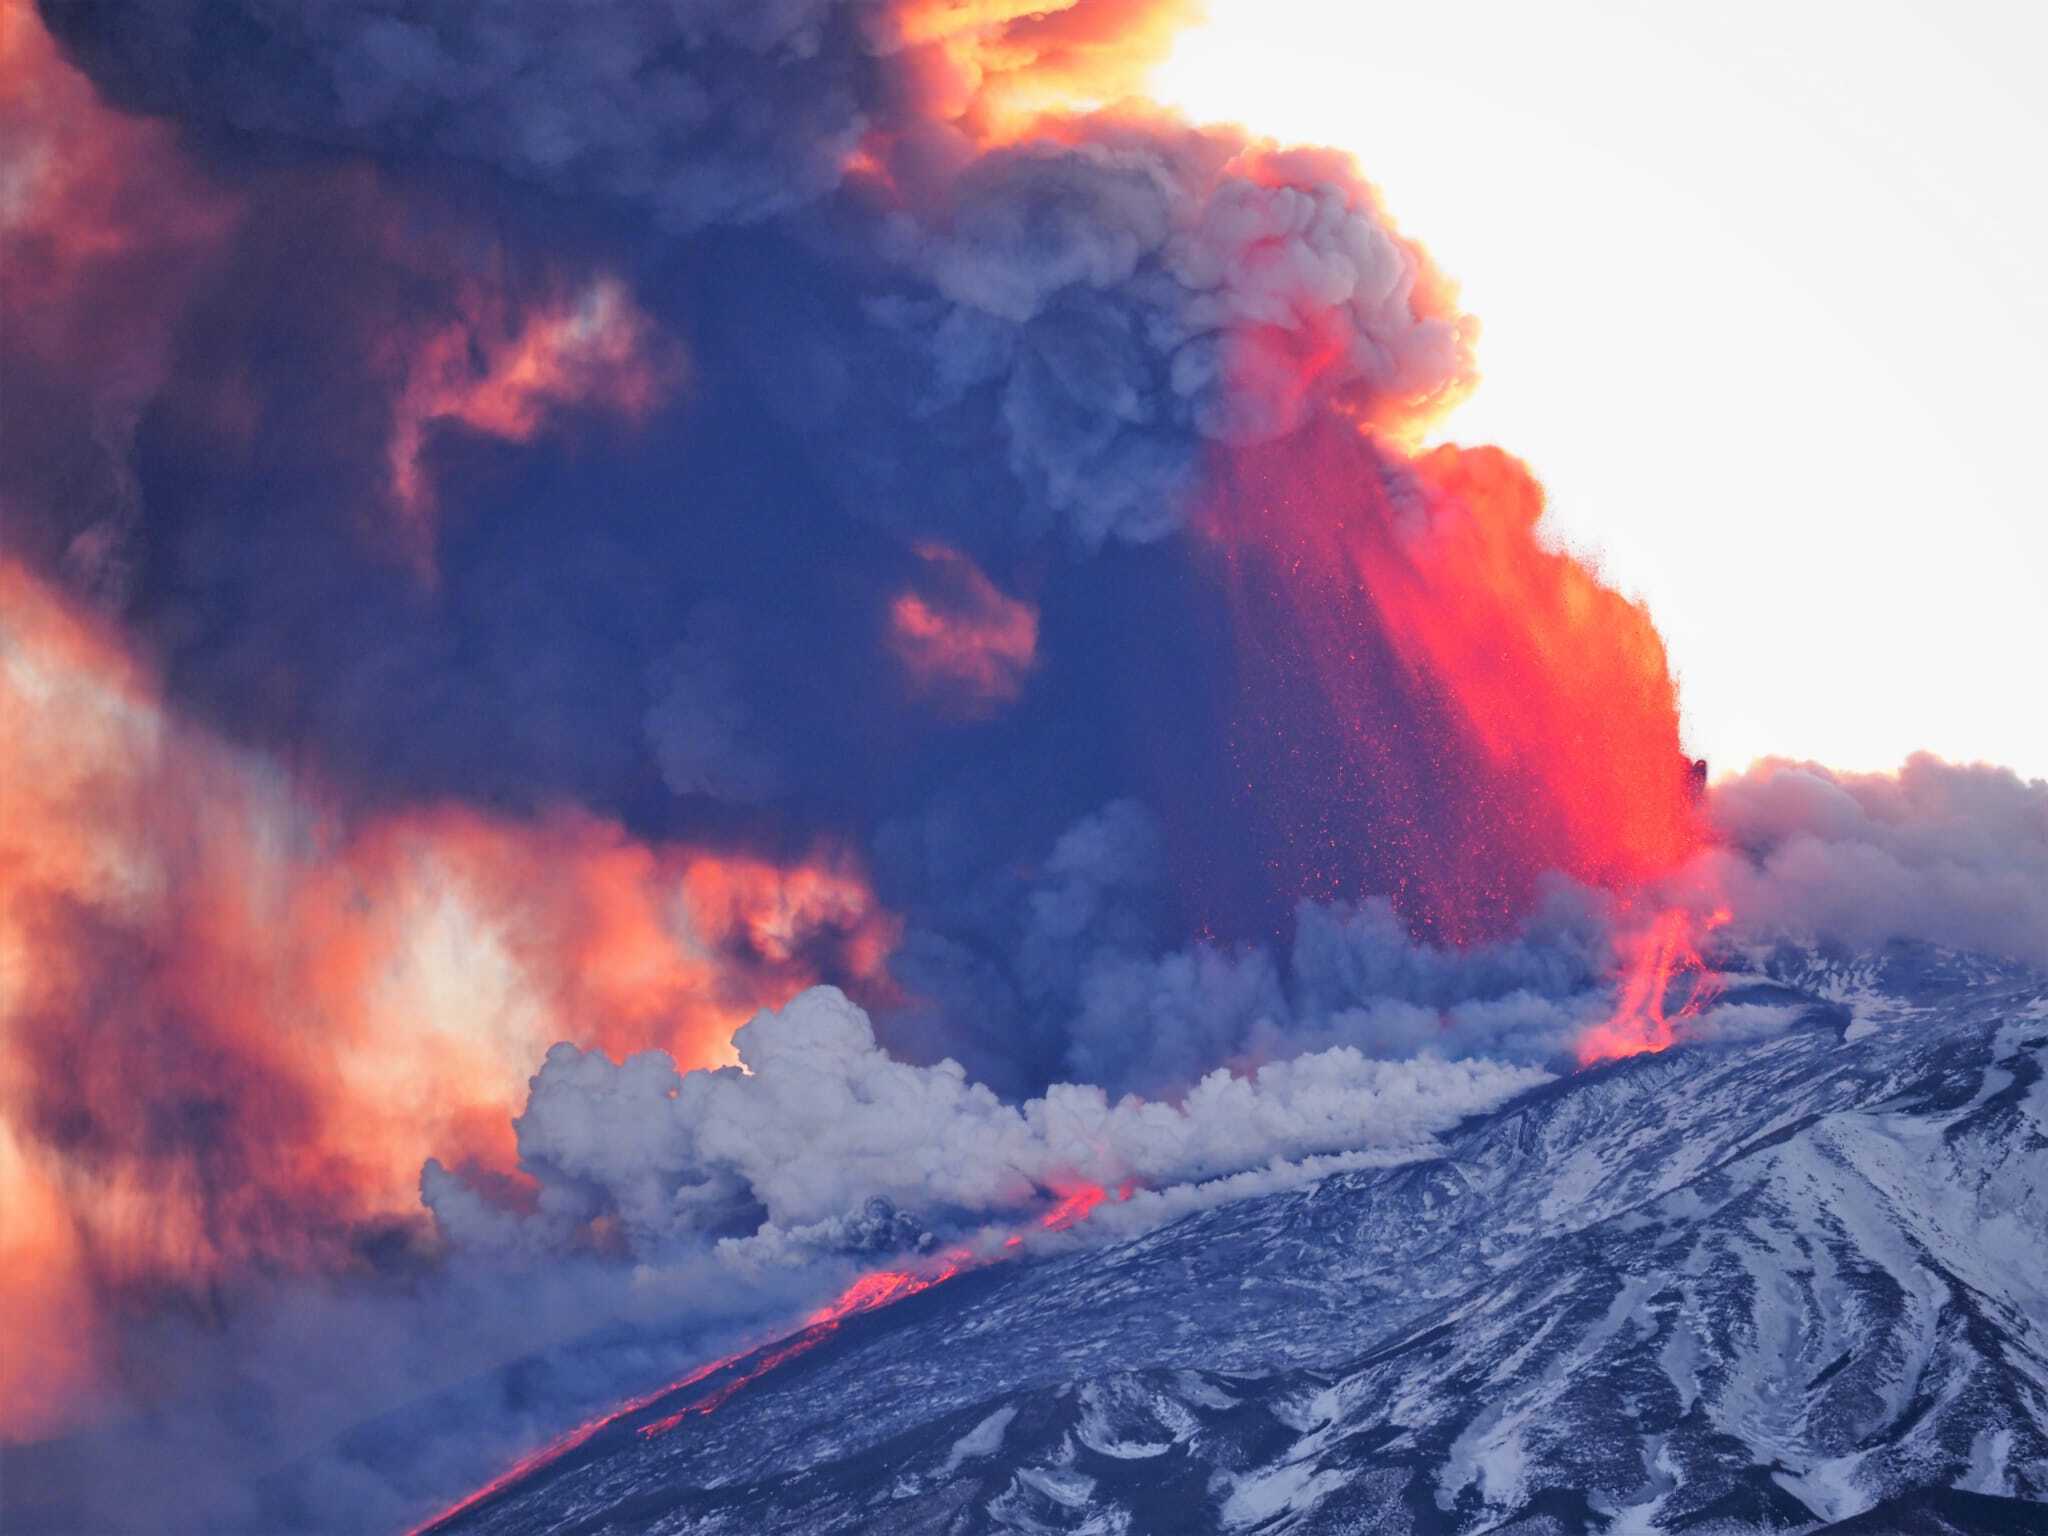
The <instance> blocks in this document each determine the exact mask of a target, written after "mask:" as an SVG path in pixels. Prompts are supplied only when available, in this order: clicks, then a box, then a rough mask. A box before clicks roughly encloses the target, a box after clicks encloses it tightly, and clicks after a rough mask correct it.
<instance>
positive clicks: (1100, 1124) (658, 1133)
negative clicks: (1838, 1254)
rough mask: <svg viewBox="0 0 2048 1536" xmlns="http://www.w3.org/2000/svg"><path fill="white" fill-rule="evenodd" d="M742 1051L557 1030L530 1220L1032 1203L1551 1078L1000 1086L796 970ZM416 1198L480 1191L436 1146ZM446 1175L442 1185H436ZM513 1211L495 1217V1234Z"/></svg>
mask: <svg viewBox="0 0 2048 1536" xmlns="http://www.w3.org/2000/svg"><path fill="white" fill-rule="evenodd" d="M733 1045H734V1048H735V1049H736V1050H737V1051H738V1052H739V1056H740V1063H741V1065H740V1066H739V1067H732V1068H724V1069H720V1070H716V1071H698V1072H688V1073H679V1072H678V1071H677V1068H676V1064H675V1062H674V1060H673V1059H672V1058H670V1057H669V1056H667V1055H666V1054H665V1053H662V1052H647V1053H644V1054H641V1055H637V1056H633V1057H630V1058H628V1059H627V1060H626V1061H625V1062H623V1063H614V1062H613V1061H611V1060H609V1059H608V1058H606V1057H605V1056H604V1055H603V1054H602V1053H599V1052H595V1051H581V1050H578V1049H577V1048H576V1047H574V1046H572V1045H561V1046H557V1047H555V1048H554V1049H553V1050H552V1051H550V1052H549V1053H548V1058H547V1061H546V1063H545V1064H544V1065H543V1066H542V1068H541V1070H540V1073H539V1075H538V1076H536V1077H535V1078H534V1080H533V1093H532V1097H531V1098H530V1099H529V1101H528V1103H527V1107H526V1112H525V1113H524V1114H523V1115H522V1116H521V1117H520V1119H519V1121H518V1131H519V1153H520V1162H521V1166H522V1167H523V1168H525V1169H526V1170H527V1171H528V1172H529V1173H532V1174H533V1175H534V1176H535V1177H536V1178H537V1179H538V1180H539V1181H540V1185H541V1196H540V1209H539V1212H538V1214H537V1216H536V1217H535V1218H533V1220H532V1221H531V1222H530V1223H528V1225H536V1226H541V1227H546V1226H548V1225H551V1224H557V1223H565V1224H567V1225H569V1226H571V1227H572V1228H573V1227H580V1226H582V1225H584V1224H586V1223H588V1222H589V1221H590V1220H591V1219H592V1218H594V1217H597V1216H600V1215H608V1216H612V1217H615V1218H616V1219H617V1220H618V1221H619V1222H620V1224H621V1225H622V1226H623V1228H624V1230H625V1231H626V1233H627V1234H628V1236H629V1240H630V1241H631V1242H632V1244H633V1246H634V1247H635V1248H636V1250H640V1251H648V1250H650V1249H651V1250H654V1251H659V1247H660V1244H661V1243H662V1240H663V1239H665V1238H666V1239H673V1238H675V1237H677V1236H679V1235H683V1234H698V1233H703V1232H717V1231H719V1230H721V1229H728V1228H731V1227H732V1226H733V1225H734V1217H735V1213H739V1214H740V1215H742V1216H743V1217H744V1218H745V1220H744V1222H743V1224H742V1225H741V1228H740V1230H742V1231H752V1230H754V1228H755V1227H756V1226H758V1225H759V1224H760V1223H763V1222H765V1223H767V1224H769V1225H770V1226H773V1227H778V1228H790V1227H800V1226H806V1225H810V1224H815V1223H818V1222H821V1221H824V1220H826V1219H827V1218H831V1217H839V1216H844V1215H846V1214H847V1213H849V1212H854V1211H858V1210H860V1209H861V1208H862V1207H864V1206H866V1205H867V1204H868V1202H870V1201H874V1200H877V1199H879V1200H886V1201H888V1202H890V1203H891V1204H892V1205H894V1206H896V1207H898V1208H903V1207H909V1208H912V1209H915V1210H918V1211H920V1212H929V1213H933V1217H929V1218H928V1219H933V1218H935V1217H936V1216H937V1215H939V1214H942V1213H954V1214H955V1215H956V1219H957V1214H958V1213H987V1212H992V1211H999V1210H1006V1209H1007V1210H1028V1209H1029V1208H1030V1207H1032V1206H1033V1205H1034V1204H1035V1203H1036V1202H1037V1201H1038V1200H1039V1199H1040V1198H1041V1197H1042V1196H1043V1194H1044V1193H1045V1192H1046V1191H1048V1190H1056V1189H1060V1188H1063V1187H1066V1186H1070V1185H1073V1184H1075V1183H1085V1184H1091V1185H1097V1186H1108V1187H1114V1186H1116V1185H1119V1184H1122V1183H1124V1182H1126V1181H1131V1180H1135V1181H1138V1182H1141V1183H1144V1184H1146V1185H1166V1184H1177V1183H1186V1182H1190V1181H1195V1180H1200V1179H1203V1178H1207V1177H1212V1176H1214V1175H1216V1174H1220V1173H1233V1172H1237V1171H1238V1170H1241V1169H1244V1168H1250V1167H1257V1166H1259V1165H1261V1164H1264V1163H1267V1162H1270V1161H1273V1160H1275V1159H1293V1158H1298V1157H1301V1156H1304V1155H1306V1154H1309V1153H1315V1152H1330V1151H1348V1150H1353V1149H1357V1148H1361V1147H1368V1146H1398V1145H1403V1144H1415V1143H1421V1142H1424V1141H1425V1140H1426V1138H1427V1137H1428V1136H1429V1134H1430V1133H1432V1132H1434V1131H1440V1130H1445V1129H1448V1128H1449V1127H1450V1126H1452V1125H1454V1124H1456V1123H1457V1122H1458V1121H1459V1120H1461V1119H1463V1118H1465V1117H1466V1116H1468V1115H1471V1114H1475V1113H1477V1112H1479V1111H1480V1110H1483V1109H1488V1108H1491V1107H1493V1106H1494V1105H1495V1104H1497V1103H1499V1102H1501V1101H1502V1100H1503V1099H1506V1098H1508V1097H1510V1096H1512V1095H1513V1094H1514V1093H1517V1092H1519V1091H1520V1090H1522V1089H1524V1088H1527V1087H1530V1086H1533V1085H1535V1084H1537V1083H1541V1082H1545V1081H1548V1080H1549V1074H1548V1073H1547V1072H1544V1071H1542V1070H1541V1069H1539V1068H1532V1067H1514V1066H1508V1065H1504V1064H1501V1063H1497V1062H1491V1061H1447V1060H1445V1059H1443V1058H1441V1057H1438V1056H1435V1055H1430V1054H1424V1055H1421V1056H1416V1057H1412V1058H1410V1059H1407V1060H1403V1061H1398V1062H1388V1061H1375V1060H1372V1059H1370V1058H1368V1057H1366V1056H1365V1055H1363V1054H1361V1053H1360V1052H1359V1051H1357V1050H1355V1049H1353V1048H1351V1047H1338V1048H1335V1049H1332V1050H1328V1051H1324V1052H1320V1053H1316V1054H1313V1055H1304V1056H1299V1057H1296V1058H1294V1059H1293V1060H1290V1061H1283V1062H1275V1063H1272V1064H1270V1065H1267V1066H1264V1067H1261V1068H1259V1069H1257V1070H1256V1071H1254V1072H1252V1073H1249V1074H1247V1075H1243V1076H1239V1075H1235V1074H1233V1073H1231V1072H1229V1071H1227V1070H1224V1069H1220V1068H1219V1069H1218V1070H1216V1071H1215V1072H1212V1073H1210V1074H1208V1075H1207V1076H1205V1077H1203V1078H1202V1079H1201V1080H1200V1081H1199V1082H1197V1083H1196V1084H1195V1085H1194V1086H1193V1087H1192V1088H1190V1089H1189V1090H1188V1092H1187V1093H1186V1095H1185V1096H1184V1097H1183V1098H1182V1099H1181V1100H1180V1101H1179V1102H1178V1103H1177V1104H1168V1103H1157V1102H1153V1103H1147V1102H1144V1101H1141V1100H1138V1099H1136V1098H1124V1099H1120V1100H1116V1101H1112V1100H1111V1099H1110V1098H1109V1097H1108V1095H1106V1094H1105V1093H1104V1092H1103V1090H1102V1089H1100V1088H1099V1087H1094V1086H1082V1085H1076V1084H1057V1085H1055V1086H1054V1087H1052V1088H1051V1089H1049V1090H1048V1091H1047V1092H1046V1094H1045V1095H1044V1096H1043V1097H1041V1098H1036V1099H1032V1100H1030V1101H1028V1102H1026V1103H1024V1104H1021V1105H1012V1104H1006V1103H1004V1102H1003V1101H1002V1100H1000V1099H998V1098H997V1097H996V1096H995V1095H994V1094H992V1093H990V1092H989V1091H988V1089H986V1088H985V1087H982V1086H981V1085H979V1084H977V1083H972V1082H970V1081H969V1080H968V1078H967V1075H966V1073H965V1072H964V1071H962V1069H961V1068H960V1067H959V1066H958V1065H957V1064H956V1063H954V1062H950V1061H945V1062H940V1063H938V1064H937V1065H935V1066H931V1067H918V1066H911V1065H908V1064H906V1063H903V1062H899V1061H896V1060H894V1059H892V1058H891V1057H890V1056H889V1055H888V1054H887V1053H886V1052H884V1051H883V1050H881V1049H880V1047H879V1046H878V1045H877V1044H876V1042H875V1035H874V1031H873V1029H872V1028H871V1027H870V1024H869V1021H868V1018H867V1016H866V1014H865V1013H863V1012H862V1010H861V1009H860V1008H859V1007H858V1006H856V1005H855V1004H854V1003H852V1002H851V1001H849V1000H848V999H847V997H846V996H845V995H844V994H843V993H841V992H839V991H838V990H836V989H834V988H829V987H821V988H817V989H814V990H812V991H809V992H806V993H804V994H803V995H801V996H800V997H798V998H797V999H795V1000H794V1001H793V1002H791V1003H789V1004H788V1005H786V1006H785V1007H784V1008H783V1009H782V1010H780V1011H779V1012H769V1013H763V1014H761V1015H759V1016H758V1017H756V1018H755V1019H754V1020H753V1021H752V1022H751V1023H749V1024H748V1025H746V1026H745V1027H744V1028H743V1029H741V1030H740V1031H739V1032H738V1033H737V1034H736V1035H734V1037H733ZM426 1188H427V1199H428V1203H429V1205H430V1206H432V1207H433V1208H434V1209H435V1211H436V1213H437V1214H438V1215H441V1216H442V1219H443V1225H444V1227H448V1228H451V1229H455V1230H457V1231H460V1230H462V1229H464V1228H465V1227H466V1226H467V1225H468V1224H469V1223H471V1222H473V1221H474V1220H475V1219H476V1217H477V1215H478V1212H477V1210H476V1207H475V1203H474V1201H473V1200H471V1199H467V1198H463V1194H464V1193H466V1192H456V1191H450V1189H449V1180H448V1176H447V1175H446V1173H445V1171H444V1170H442V1169H441V1167H440V1165H439V1164H431V1165H429V1168H428V1173H427V1181H426ZM451 1194H453V1195H454V1196H455V1198H453V1199H445V1198H444V1197H446V1196H448V1195H451ZM511 1230H512V1227H511V1224H509V1223H504V1224H499V1225H497V1226H495V1227H493V1228H492V1230H491V1231H490V1232H489V1234H488V1236H490V1237H494V1238H497V1239H499V1240H502V1239H503V1238H504V1236H506V1235H507V1234H508V1233H509V1232H510V1231H511Z"/></svg>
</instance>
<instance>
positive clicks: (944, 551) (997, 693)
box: [889, 543, 1038, 717]
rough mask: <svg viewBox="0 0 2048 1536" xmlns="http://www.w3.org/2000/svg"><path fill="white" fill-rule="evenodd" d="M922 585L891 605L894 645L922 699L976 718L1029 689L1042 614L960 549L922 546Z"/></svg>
mask: <svg viewBox="0 0 2048 1536" xmlns="http://www.w3.org/2000/svg"><path fill="white" fill-rule="evenodd" d="M917 557H918V559H919V561H921V562H922V564H923V570H922V572H921V573H920V575H919V578H918V581H917V584H916V586H914V587H913V589H912V590H910V591H908V592H904V593H902V594H900V595H899V596H898V597H897V598H896V599H895V601H894V602H892V603H891V604H890V605H889V643H890V646H891V648H892V649H893V650H894V651H895V653H896V658H897V660H898V661H900V662H901V663H902V664H903V669H904V675H905V676H906V677H907V678H908V679H909V680H910V682H911V684H912V686H913V687H915V688H916V689H917V690H918V691H919V692H920V693H923V694H925V695H927V696H929V697H932V698H934V699H937V700H938V701H940V703H941V704H943V705H944V706H946V707H948V708H949V709H951V710H952V711H953V712H955V713H958V714H961V715H966V716H970V717H977V716H983V715H988V714H992V713H993V712H994V711H995V710H996V709H998V708H1000V707H1001V706H1002V705H1004V704H1007V703H1009V702H1010V701H1011V700H1013V699H1015V698H1016V697H1017V695H1018V694H1019V693H1020V692H1021V691H1022V690H1023V687H1024V679H1025V676H1026V675H1027V674H1028V673H1029V672H1030V670H1031V667H1032V664H1033V663H1034V662H1035V661H1036V659H1037V652H1038V611H1037V609H1035V608H1033V607H1032V606H1031V605H1030V604H1029V603H1025V602H1023V601H1020V600H1019V599H1017V598H1014V597H1010V596H1008V595H1007V594H1006V593H1004V592H1003V591H1002V590H1001V589H999V588H998V587H997V586H996V585H995V583H994V582H992V581H990V580H989V579H988V577H986V576H985V575H983V574H982V572H981V569H980V568H979V567H978V566H976V565H975V563H974V562H973V561H972V560H969V559H968V558H967V557H966V556H965V555H963V554H961V553H959V551H957V550H952V549H948V548H946V547H945V546H944V545H942V544H929V543H927V544H920V545H918V546H917Z"/></svg>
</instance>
